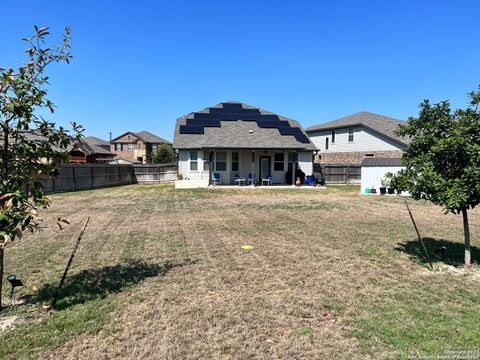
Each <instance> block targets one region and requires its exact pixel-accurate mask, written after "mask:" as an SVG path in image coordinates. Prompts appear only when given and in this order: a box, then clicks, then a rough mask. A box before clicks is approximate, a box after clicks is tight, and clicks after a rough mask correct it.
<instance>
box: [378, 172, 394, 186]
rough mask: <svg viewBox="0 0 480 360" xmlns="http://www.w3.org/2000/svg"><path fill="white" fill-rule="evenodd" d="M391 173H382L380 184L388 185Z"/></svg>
mask: <svg viewBox="0 0 480 360" xmlns="http://www.w3.org/2000/svg"><path fill="white" fill-rule="evenodd" d="M392 178H393V174H392V173H391V172H387V173H386V174H385V175H383V178H382V180H380V183H381V184H382V186H383V187H389V186H390V184H391V182H392Z"/></svg>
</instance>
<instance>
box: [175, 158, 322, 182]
mask: <svg viewBox="0 0 480 360" xmlns="http://www.w3.org/2000/svg"><path fill="white" fill-rule="evenodd" d="M191 151H197V155H198V160H197V161H198V170H196V171H193V170H190V152H191ZM219 151H223V150H219ZM225 151H226V152H227V170H226V171H214V172H216V173H219V174H220V179H221V183H222V184H223V185H227V184H233V183H234V176H235V175H236V174H238V175H240V176H242V177H245V179H247V177H248V174H249V173H254V174H255V177H256V180H257V183H261V179H260V157H261V156H268V157H269V158H270V164H271V175H272V180H273V183H274V184H284V183H285V173H286V172H287V170H288V153H289V152H288V151H282V150H278V151H273V150H272V151H263V150H256V151H255V152H254V160H255V161H254V163H252V151H251V150H225ZM232 152H238V153H239V161H240V164H239V171H232ZM279 152H281V153H283V154H284V164H283V171H275V170H274V154H275V153H279ZM203 163H204V153H203V151H202V150H200V149H198V150H179V152H178V172H179V174H181V175H182V176H183V178H184V179H188V180H191V181H194V182H198V181H201V182H207V183H208V177H209V172H208V171H203ZM298 164H299V167H300V169H301V170H302V171H303V172H304V173H305V174H306V175H311V174H312V172H313V156H312V152H311V151H304V152H299V153H298Z"/></svg>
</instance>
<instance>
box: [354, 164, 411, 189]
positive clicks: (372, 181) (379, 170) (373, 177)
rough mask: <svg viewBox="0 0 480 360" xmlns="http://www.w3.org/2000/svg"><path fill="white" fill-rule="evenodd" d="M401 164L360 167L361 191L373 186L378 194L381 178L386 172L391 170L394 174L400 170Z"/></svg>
mask: <svg viewBox="0 0 480 360" xmlns="http://www.w3.org/2000/svg"><path fill="white" fill-rule="evenodd" d="M404 168H405V167H403V166H371V167H365V166H364V167H362V184H361V190H360V191H361V193H362V194H365V189H367V188H372V186H373V187H375V189H377V193H378V194H379V193H380V191H379V188H380V187H381V186H382V183H381V181H382V179H383V177H384V176H385V174H386V173H388V172H391V173H392V174H396V173H397V172H399V171H400V170H402V169H404Z"/></svg>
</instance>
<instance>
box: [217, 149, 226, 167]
mask: <svg viewBox="0 0 480 360" xmlns="http://www.w3.org/2000/svg"><path fill="white" fill-rule="evenodd" d="M215 171H227V153H226V152H224V151H222V152H217V153H215Z"/></svg>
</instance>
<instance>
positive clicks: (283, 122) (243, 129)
mask: <svg viewBox="0 0 480 360" xmlns="http://www.w3.org/2000/svg"><path fill="white" fill-rule="evenodd" d="M173 147H174V148H175V149H200V148H225V149H226V148H237V149H241V148H243V149H297V150H316V148H315V145H313V143H312V142H311V141H310V139H309V138H308V136H307V135H306V133H305V131H304V130H303V128H302V127H301V125H300V124H299V123H298V121H295V120H292V119H289V118H287V117H285V116H281V115H277V114H274V113H272V112H269V111H265V110H262V109H259V108H256V107H254V106H251V105H248V104H245V103H241V102H238V101H226V102H222V103H219V104H217V105H215V106H212V107H208V108H205V109H203V110H201V111H198V112H192V113H190V114H188V115H185V116H182V117H180V118H178V119H177V121H176V124H175V134H174V137H173Z"/></svg>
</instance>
